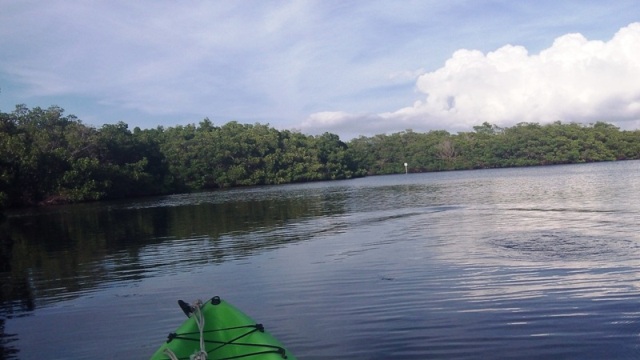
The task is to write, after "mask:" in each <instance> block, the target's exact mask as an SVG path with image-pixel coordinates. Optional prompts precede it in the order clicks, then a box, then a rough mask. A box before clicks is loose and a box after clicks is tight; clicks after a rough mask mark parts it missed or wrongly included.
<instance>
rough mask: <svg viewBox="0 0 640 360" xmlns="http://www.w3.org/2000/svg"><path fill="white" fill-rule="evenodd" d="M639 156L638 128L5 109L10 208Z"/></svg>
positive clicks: (1, 152)
mask: <svg viewBox="0 0 640 360" xmlns="http://www.w3.org/2000/svg"><path fill="white" fill-rule="evenodd" d="M638 158H640V131H639V130H636V131H621V130H620V129H619V128H617V127H615V126H613V125H611V124H608V123H605V122H598V123H595V124H592V125H580V124H576V123H569V124H563V123H561V122H555V123H553V124H548V125H540V124H537V123H520V124H518V125H516V126H514V127H510V128H499V127H497V126H495V125H492V124H489V123H484V124H482V125H478V126H475V127H474V128H473V131H470V132H462V133H457V134H451V133H449V132H447V131H443V130H440V131H430V132H427V133H417V132H413V131H411V130H406V131H403V132H399V133H394V134H390V135H386V134H382V135H376V136H373V137H364V136H363V137H359V138H357V139H353V140H351V141H349V142H348V143H345V142H343V141H341V140H340V138H339V136H337V135H335V134H331V133H324V134H323V135H319V136H311V135H304V134H301V133H299V132H292V131H288V130H283V131H280V130H277V129H274V128H272V127H270V126H269V125H262V124H253V125H247V124H239V123H238V122H234V121H232V122H229V123H226V124H224V125H222V126H215V125H214V124H213V123H212V122H211V121H210V120H209V119H204V120H202V121H201V122H200V123H199V124H198V125H195V124H191V125H186V126H175V127H170V128H163V127H157V128H155V129H140V128H137V127H136V128H134V129H133V131H131V130H130V129H129V128H128V125H127V124H125V123H123V122H120V123H117V124H107V125H103V126H102V127H100V128H94V127H92V126H87V125H85V124H83V123H82V121H81V120H79V119H77V118H76V117H75V116H73V115H65V114H64V110H63V109H62V108H60V107H57V106H52V107H49V108H48V109H42V108H39V107H36V108H32V109H29V108H28V107H26V106H25V105H17V106H16V108H15V110H14V111H13V112H11V113H3V112H0V208H2V207H19V206H32V205H38V204H55V203H67V202H82V201H95V200H102V199H116V198H125V197H132V196H145V195H157V194H170V193H179V192H188V191H194V190H206V189H217V188H227V187H234V186H249V185H269V184H284V183H293V182H306V181H317V180H332V179H349V178H352V177H359V176H365V175H375V174H392V173H401V172H404V171H405V167H404V163H405V162H406V163H408V170H409V171H410V172H425V171H442V170H457V169H479V168H496V167H512V166H533V165H549V164H566V163H578V162H594V161H611V160H623V159H638Z"/></svg>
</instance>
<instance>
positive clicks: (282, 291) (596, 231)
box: [0, 161, 640, 359]
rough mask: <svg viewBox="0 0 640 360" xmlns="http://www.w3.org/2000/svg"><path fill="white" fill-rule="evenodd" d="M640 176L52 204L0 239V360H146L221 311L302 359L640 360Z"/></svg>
mask: <svg viewBox="0 0 640 360" xmlns="http://www.w3.org/2000/svg"><path fill="white" fill-rule="evenodd" d="M639 179H640V162H639V161H629V162H616V163H600V164H585V165H569V166H554V167H537V168H524V169H502V170H482V171H461V172H447V173H431V174H409V175H404V174H403V175H397V176H384V177H371V178H365V179H357V180H350V181H339V182H326V183H313V184H304V185H287V186H273V187H261V188H251V189H240V190H231V191H220V192H212V193H198V194H190V195H178V196H168V197H161V198H152V199H142V200H140V199H138V200H132V201H125V202H110V203H101V204H89V205H79V206H64V207H52V208H47V209H38V210H30V211H23V212H20V213H15V214H12V215H11V217H10V218H9V220H8V223H6V224H5V225H4V228H3V229H2V232H3V237H4V240H3V241H2V248H1V253H0V255H1V257H2V258H1V259H0V260H1V261H2V265H1V270H2V273H1V276H2V277H1V281H2V310H1V311H2V313H0V321H1V322H0V325H1V326H2V338H1V339H0V342H1V343H2V356H3V357H12V356H15V357H16V358H21V359H43V358H47V359H88V358H91V359H113V358H122V359H135V358H140V359H144V358H148V357H149V356H150V355H151V354H152V353H153V352H154V351H155V349H156V348H157V347H158V346H159V345H160V344H161V343H162V342H163V341H164V339H165V338H166V335H167V334H168V333H169V332H171V331H173V330H174V328H175V327H177V325H178V324H179V323H180V322H181V321H182V320H183V318H184V315H183V314H182V312H181V311H180V309H179V308H178V306H177V305H176V300H177V299H185V300H188V301H193V300H195V299H198V298H202V299H206V298H208V297H210V296H213V295H220V296H221V297H223V298H225V299H227V300H229V301H231V302H232V303H234V304H236V305H237V306H238V307H240V308H241V309H243V310H244V311H245V312H247V313H248V314H250V315H251V316H253V317H254V318H256V320H258V321H259V322H262V323H264V324H265V325H266V327H267V329H269V330H270V331H271V332H272V333H274V334H275V335H276V336H277V337H278V338H280V339H281V340H282V341H283V342H284V343H285V344H286V345H287V346H288V347H289V348H290V350H291V351H293V352H294V353H295V354H296V355H297V356H298V357H299V358H300V359H330V358H336V359H382V358H394V359H486V358H492V359H542V358H544V359H639V358H640V180H639Z"/></svg>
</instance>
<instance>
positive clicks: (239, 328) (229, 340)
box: [151, 296, 296, 360]
mask: <svg viewBox="0 0 640 360" xmlns="http://www.w3.org/2000/svg"><path fill="white" fill-rule="evenodd" d="M183 306H184V303H183V302H181V307H183ZM183 310H185V312H188V310H187V309H185V308H184V307H183ZM198 312H201V316H200V314H199V313H198ZM200 319H203V320H204V326H203V327H202V331H201V330H200V328H199V326H198V321H199V320H200ZM201 334H202V340H203V341H202V343H201V341H200V339H201ZM201 346H204V351H205V352H207V358H208V359H209V360H224V359H247V360H277V359H288V360H295V359H296V358H295V357H294V356H293V355H292V354H290V353H289V352H288V351H287V350H286V349H285V347H284V346H283V345H282V344H281V343H280V342H279V341H278V340H277V339H276V338H275V337H273V336H272V335H271V334H269V333H268V332H267V331H266V330H264V328H263V326H262V325H261V324H257V323H256V322H255V321H254V320H253V319H251V318H250V317H249V316H248V315H246V314H245V313H243V312H242V311H240V310H238V309H237V308H236V307H234V306H233V305H231V304H230V303H228V302H226V301H224V300H222V299H220V298H219V297H217V296H216V297H213V298H212V299H211V300H208V301H207V302H205V303H204V304H202V305H201V306H200V307H199V309H195V310H194V311H193V312H192V313H190V314H189V318H188V319H187V320H186V321H185V322H184V323H182V325H180V327H178V328H177V329H176V331H175V332H174V333H171V334H170V335H169V337H168V340H167V341H166V342H165V343H164V344H162V346H160V348H159V349H158V350H157V351H156V352H155V353H154V354H153V356H152V357H151V360H171V359H172V357H171V355H170V354H171V353H172V354H173V355H174V356H175V358H177V359H189V358H190V356H191V355H193V354H194V353H196V352H198V351H200V350H201Z"/></svg>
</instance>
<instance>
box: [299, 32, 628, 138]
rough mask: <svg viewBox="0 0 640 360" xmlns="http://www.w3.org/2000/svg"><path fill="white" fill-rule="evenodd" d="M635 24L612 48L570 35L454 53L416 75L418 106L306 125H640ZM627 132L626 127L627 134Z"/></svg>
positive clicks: (338, 115)
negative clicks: (543, 45)
mask: <svg viewBox="0 0 640 360" xmlns="http://www.w3.org/2000/svg"><path fill="white" fill-rule="evenodd" d="M638 55H640V23H632V24H630V25H629V26H626V27H624V28H622V29H620V30H619V31H618V32H617V33H616V34H615V35H614V36H613V38H612V39H610V40H609V41H606V42H605V41H597V40H588V39H586V38H585V37H584V36H583V35H581V34H578V33H574V34H567V35H564V36H561V37H559V38H557V39H556V40H555V41H554V42H553V44H552V45H551V46H550V47H549V48H547V49H544V50H542V51H541V52H539V53H538V54H529V52H528V51H527V49H526V48H524V47H522V46H513V45H506V46H503V47H501V48H499V49H497V50H495V51H493V52H488V53H486V54H485V53H482V52H480V51H477V50H467V49H462V50H458V51H456V52H455V53H454V54H453V55H452V56H451V57H450V58H449V59H448V60H447V61H446V62H445V64H444V66H443V67H441V68H439V69H437V70H435V71H432V72H426V73H424V74H422V75H420V76H419V77H418V78H417V81H416V89H417V91H418V92H419V93H420V94H423V98H422V99H421V100H420V101H417V102H415V103H414V104H413V105H411V106H407V107H405V108H402V109H399V110H396V111H391V112H387V113H380V114H360V115H358V114H349V113H344V112H323V113H317V114H313V115H311V116H310V117H309V118H308V119H307V121H306V122H305V123H304V126H303V127H304V128H305V130H307V131H313V129H314V128H316V127H321V128H324V129H326V128H331V129H341V130H340V131H343V130H344V129H347V130H354V129H358V128H360V129H361V130H364V131H361V132H360V133H361V134H371V133H372V131H370V129H368V128H369V124H371V125H372V130H375V131H378V132H375V133H380V132H395V131H400V130H404V129H406V128H412V129H415V130H430V129H435V130H439V129H447V130H450V131H469V130H470V129H471V127H472V126H474V125H478V124H481V123H483V122H485V121H487V122H489V123H492V124H497V125H499V126H512V125H515V124H517V123H519V122H538V123H547V122H553V121H557V120H561V121H563V122H571V121H575V122H582V123H590V122H595V121H608V122H614V123H616V124H617V125H618V126H621V127H623V128H625V127H632V128H637V127H638V125H640V81H638V79H640V62H639V61H638ZM625 125H627V126H625Z"/></svg>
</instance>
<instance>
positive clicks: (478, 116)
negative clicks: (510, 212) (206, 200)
mask: <svg viewBox="0 0 640 360" xmlns="http://www.w3.org/2000/svg"><path fill="white" fill-rule="evenodd" d="M0 8H1V9H2V11H0V111H3V112H10V111H12V110H13V109H14V106H15V105H16V104H22V103H24V104H26V105H27V106H29V107H35V106H40V107H48V106H50V105H58V106H61V107H62V108H64V109H65V110H66V113H67V114H74V115H76V116H77V117H78V118H80V119H81V120H82V121H83V122H84V123H86V124H89V125H93V126H96V127H100V126H102V125H103V124H105V123H115V122H118V121H124V122H125V123H127V124H129V127H130V128H133V127H136V126H139V127H141V128H154V127H156V126H158V125H162V126H165V127H168V126H175V125H184V124H189V123H198V122H199V121H201V120H202V119H204V118H205V117H208V118H209V119H211V120H212V121H213V122H214V124H216V125H222V124H224V123H226V122H228V121H231V120H236V121H239V122H241V123H255V122H260V123H263V124H266V123H268V124H270V125H272V126H273V127H276V128H278V129H293V130H299V131H302V132H303V133H308V134H321V133H323V132H325V131H329V132H332V133H336V134H338V135H340V137H341V138H342V139H345V140H348V139H350V138H352V137H355V136H358V135H366V136H371V135H374V134H379V133H393V132H398V131H403V130H405V129H413V130H415V131H429V130H448V131H451V132H457V131H470V130H471V129H472V126H473V125H478V124H481V123H483V122H484V121H488V122H490V123H494V124H497V125H500V126H512V125H514V124H516V123H519V122H522V121H528V122H539V123H547V122H552V121H557V120H561V121H563V122H570V121H575V122H583V123H591V122H595V121H599V120H603V121H608V122H612V123H614V124H616V125H618V126H620V127H621V128H624V129H637V128H640V81H638V79H640V61H638V59H639V58H640V23H639V22H640V7H638V6H637V1H635V0H633V1H631V0H629V1H615V0H614V1H608V2H604V1H601V0H597V1H591V0H581V1H571V0H566V1H558V0H555V1H547V0H536V1H525V0H522V1H482V0H473V1H467V0H447V1H444V0H440V1H428V0H423V1H387V0H383V1H377V0H367V1H344V0H318V1H269V0H244V1H181V2H178V1H148V0H136V1H118V0H96V1H70V0H47V1H29V0H19V1H17V0H16V1H7V0H0Z"/></svg>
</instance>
